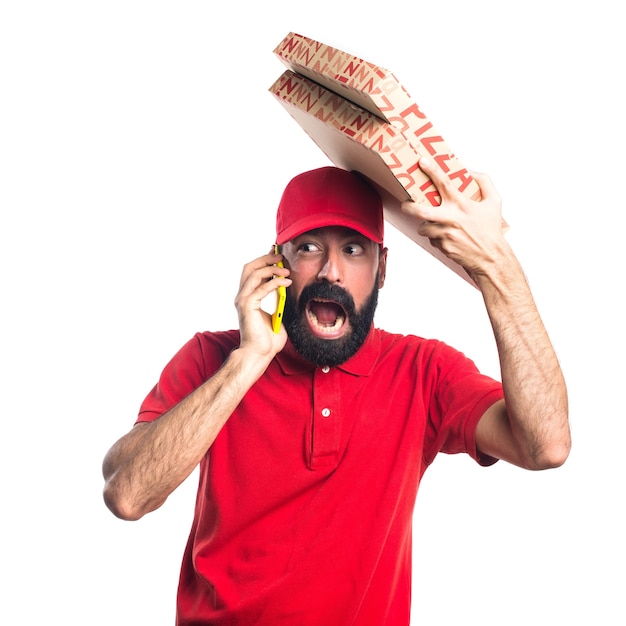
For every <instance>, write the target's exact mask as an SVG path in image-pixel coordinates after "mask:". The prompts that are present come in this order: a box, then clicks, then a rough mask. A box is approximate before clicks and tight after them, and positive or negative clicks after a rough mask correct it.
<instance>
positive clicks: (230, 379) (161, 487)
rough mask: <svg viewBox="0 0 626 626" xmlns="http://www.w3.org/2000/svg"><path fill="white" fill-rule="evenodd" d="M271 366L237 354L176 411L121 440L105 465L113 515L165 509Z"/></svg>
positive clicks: (130, 516)
mask: <svg viewBox="0 0 626 626" xmlns="http://www.w3.org/2000/svg"><path fill="white" fill-rule="evenodd" d="M266 367H267V363H266V362H265V361H264V360H260V359H255V358H250V357H249V356H248V357H246V354H245V353H244V352H243V351H242V350H235V351H233V352H232V353H231V355H230V356H229V358H228V359H227V361H226V362H225V363H224V365H223V367H222V368H221V369H220V370H219V371H218V372H217V373H216V374H215V375H214V376H213V377H212V378H211V379H209V380H208V381H206V382H205V383H204V384H203V385H202V386H200V387H198V389H196V390H195V391H194V392H193V393H191V394H190V395H189V396H187V397H186V398H184V399H183V400H182V401H181V402H180V403H179V404H177V405H176V406H175V407H173V408H172V409H171V410H170V411H168V412H167V413H166V414H164V415H163V416H161V417H160V418H158V419H157V420H155V421H154V422H151V423H147V424H145V425H143V424H138V425H137V426H135V428H134V429H133V430H132V431H131V432H130V433H129V434H128V435H126V436H125V437H123V438H122V439H120V441H118V442H117V443H116V444H115V445H114V446H113V447H112V448H111V450H110V451H109V453H108V454H107V456H106V457H105V460H104V464H103V473H104V477H105V489H104V498H105V502H106V503H107V506H108V507H109V508H110V509H111V510H112V511H113V513H115V514H116V515H117V516H118V517H121V518H123V519H139V518H140V517H142V516H143V515H145V514H146V513H148V512H150V511H153V510H154V509H156V508H158V507H160V506H161V505H162V504H163V503H164V502H165V500H166V499H167V497H168V496H169V495H170V494H171V493H172V492H173V491H174V490H175V489H176V488H177V487H178V486H179V485H180V484H181V483H182V482H183V481H184V480H185V479H186V478H187V477H188V476H189V475H190V474H191V472H192V471H193V470H194V468H195V467H196V466H197V465H198V463H199V462H200V460H201V459H202V457H203V456H204V455H205V454H206V452H207V450H208V449H209V448H210V447H211V445H212V444H213V442H214V441H215V438H216V437H217V435H218V434H219V432H220V430H221V429H222V427H223V425H224V424H225V423H226V421H227V420H228V418H229V417H230V416H231V414H232V412H233V411H234V410H235V408H236V407H237V405H238V404H239V402H240V401H241V399H242V398H243V396H244V395H245V394H246V392H247V391H248V389H249V388H250V387H251V386H252V384H254V382H255V381H256V380H257V379H258V377H259V376H260V375H261V374H262V373H263V371H264V370H265V368H266Z"/></svg>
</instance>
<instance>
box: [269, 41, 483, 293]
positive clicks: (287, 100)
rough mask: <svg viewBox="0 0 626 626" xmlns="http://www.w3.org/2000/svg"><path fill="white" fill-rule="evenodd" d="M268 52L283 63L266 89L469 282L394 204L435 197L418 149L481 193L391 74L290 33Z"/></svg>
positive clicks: (395, 219) (394, 217) (393, 216)
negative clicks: (419, 163)
mask: <svg viewBox="0 0 626 626" xmlns="http://www.w3.org/2000/svg"><path fill="white" fill-rule="evenodd" d="M274 53H275V54H276V55H277V57H278V58H279V59H280V60H281V61H282V62H283V63H284V65H285V66H286V67H287V69H286V70H285V71H284V72H283V74H282V75H281V76H280V77H279V78H278V80H276V81H275V82H274V84H273V85H272V86H271V87H270V89H269V91H270V92H271V93H272V94H273V95H274V96H275V97H276V98H277V99H278V101H279V102H280V103H281V104H282V105H283V106H284V107H285V109H286V110H287V111H288V112H289V114H290V115H291V116H292V117H293V118H294V119H295V120H296V121H297V122H298V124H299V125H300V126H301V127H302V129H303V130H304V131H305V132H306V133H307V134H308V135H309V136H310V137H311V139H312V140H313V141H314V142H315V143H316V144H317V145H318V146H319V148H320V149H321V150H322V151H323V152H324V153H325V154H326V155H327V157H328V158H329V159H330V160H331V161H332V162H333V163H334V164H335V165H336V166H337V167H342V168H344V169H348V170H357V171H359V172H361V173H362V174H364V175H365V176H367V177H368V178H369V179H370V180H371V181H372V182H373V183H374V184H375V186H376V187H377V188H378V190H379V191H380V193H381V195H382V197H383V201H384V207H385V219H386V220H387V221H388V222H390V223H391V224H393V225H394V226H395V227H396V228H398V229H399V230H400V231H401V232H403V233H404V234H405V235H407V236H408V237H410V238H411V239H412V240H413V241H415V242H416V243H418V244H419V245H420V246H422V247H423V248H424V249H425V250H427V251H428V252H430V253H431V254H432V255H433V256H435V257H437V258H438V259H439V260H440V261H442V262H443V263H444V264H445V265H447V266H448V267H449V268H450V269H452V270H453V271H455V272H456V273H457V274H459V276H462V277H463V278H465V280H467V281H468V282H470V283H472V280H471V279H470V278H469V276H468V275H467V273H466V272H465V270H463V268H461V267H460V266H459V265H458V264H456V263H455V262H454V261H451V260H450V259H448V257H446V256H445V255H444V254H443V253H442V252H441V251H440V250H438V249H437V248H435V247H433V246H432V245H431V243H430V241H429V240H428V239H427V238H426V237H423V236H421V235H419V234H418V233H417V232H416V224H415V221H414V220H413V219H411V218H408V217H407V216H406V215H405V214H404V213H402V211H401V210H400V204H401V203H402V202H403V201H405V200H408V199H410V198H413V200H415V201H417V202H425V203H429V204H431V205H433V206H435V205H439V204H440V202H441V198H440V197H439V194H438V193H437V189H436V187H435V186H434V184H433V182H432V181H431V180H430V179H429V178H428V177H427V176H426V175H425V174H424V173H423V172H422V171H421V169H420V168H419V166H418V165H417V162H418V159H419V157H420V156H428V157H429V158H431V159H432V160H433V161H434V162H435V163H437V164H438V166H439V167H440V168H441V169H442V171H443V172H444V173H445V174H446V175H447V176H448V178H449V179H450V180H451V181H452V182H453V184H454V185H455V186H456V188H457V189H458V190H459V191H461V192H462V193H463V194H465V195H467V196H468V197H470V198H472V199H480V189H479V187H478V185H477V183H476V181H475V180H474V179H473V178H472V177H471V175H470V173H469V172H468V170H467V169H466V168H465V167H464V166H463V164H462V163H461V162H460V161H459V159H458V158H457V157H456V156H455V155H454V154H453V153H452V152H451V150H450V148H449V147H448V145H447V143H446V142H445V140H444V139H443V137H442V136H441V134H440V133H439V132H438V131H437V130H436V129H435V127H434V126H433V124H432V122H431V121H430V120H429V119H428V118H427V117H426V116H425V115H424V113H423V112H422V111H420V109H419V107H418V106H417V104H415V102H413V100H412V99H411V97H410V96H409V94H408V92H407V91H406V90H405V89H404V87H403V86H402V85H401V84H400V83H399V82H398V80H397V79H396V77H395V76H394V75H393V74H392V73H391V72H389V71H388V70H386V69H384V68H382V67H379V66H377V65H374V64H372V63H368V62H367V61H364V60H363V59H360V58H358V57H356V56H354V55H351V54H348V53H346V52H342V51H341V50H338V49H337V48H334V47H331V46H329V45H326V44H322V43H320V42H318V41H315V40H313V39H310V38H308V37H304V36H302V35H298V34H296V33H289V34H288V35H287V36H286V37H285V38H284V39H283V41H282V42H281V43H280V44H279V45H278V46H277V47H276V49H275V50H274ZM472 284H473V283H472Z"/></svg>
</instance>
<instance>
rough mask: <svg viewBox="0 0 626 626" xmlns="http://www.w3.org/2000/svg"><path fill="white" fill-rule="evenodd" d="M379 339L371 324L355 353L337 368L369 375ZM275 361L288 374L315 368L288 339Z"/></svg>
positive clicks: (350, 372) (349, 372) (378, 346)
mask: <svg viewBox="0 0 626 626" xmlns="http://www.w3.org/2000/svg"><path fill="white" fill-rule="evenodd" d="M380 341H381V338H380V332H379V331H378V330H377V329H376V328H374V327H373V326H372V328H370V332H369V333H368V334H367V337H366V338H365V341H364V342H363V345H362V346H361V347H360V348H359V350H358V351H357V353H356V354H355V355H354V356H352V357H351V358H350V359H348V360H347V361H346V362H345V363H342V364H341V365H338V366H337V369H340V370H343V371H345V372H347V373H348V374H353V375H355V376H369V375H370V374H371V373H372V370H373V369H374V365H375V364H376V361H377V360H378V356H379V354H380ZM276 361H277V362H278V365H279V366H280V368H281V370H282V371H283V373H284V374H286V375H288V376H289V375H292V374H301V373H304V372H310V371H313V370H314V369H315V365H313V364H312V363H309V362H308V361H305V360H304V359H303V358H302V357H301V356H300V355H299V354H298V352H296V349H295V348H294V347H293V344H292V343H291V340H289V339H288V340H287V343H286V344H285V347H284V348H283V349H282V351H281V352H279V353H278V354H277V355H276Z"/></svg>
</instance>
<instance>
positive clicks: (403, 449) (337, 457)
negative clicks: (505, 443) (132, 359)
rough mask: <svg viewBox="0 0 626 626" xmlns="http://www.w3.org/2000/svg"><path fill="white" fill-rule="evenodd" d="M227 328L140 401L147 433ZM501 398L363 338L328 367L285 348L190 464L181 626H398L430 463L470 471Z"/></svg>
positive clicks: (229, 341) (201, 338) (424, 350)
mask: <svg viewBox="0 0 626 626" xmlns="http://www.w3.org/2000/svg"><path fill="white" fill-rule="evenodd" d="M238 342H239V334H238V332H237V331H227V332H223V333H198V334H197V335H196V336H195V337H194V338H193V339H191V340H190V341H189V342H188V343H187V344H186V345H185V346H184V347H183V348H182V349H181V350H180V352H179V353H178V354H177V355H176V356H175V357H174V358H173V359H172V361H171V362H170V363H169V364H168V365H167V366H166V368H165V369H164V371H163V374H162V375H161V378H160V380H159V382H158V384H157V385H156V386H155V388H154V389H153V390H152V391H151V393H150V394H149V395H148V397H147V398H146V399H145V401H144V402H143V404H142V407H141V411H140V414H139V418H138V421H150V420H153V419H156V418H158V417H159V415H162V414H163V413H164V412H166V411H167V410H168V409H169V408H170V407H172V406H173V405H174V404H175V403H177V402H178V401H179V400H181V399H182V398H183V397H185V396H186V395H187V394H189V393H190V392H192V391H193V390H194V389H195V388H196V387H198V386H199V385H201V384H202V383H203V382H204V381H205V380H207V379H208V378H209V377H210V376H211V375H212V374H213V373H214V372H215V371H216V370H217V369H218V368H219V367H220V366H221V365H222V363H223V361H224V359H225V358H226V357H227V356H228V354H229V353H230V352H231V351H232V350H233V349H234V348H235V347H237V346H238ZM501 397H502V388H501V385H500V383H498V382H497V381H495V380H492V379H490V378H487V377H485V376H482V375H480V374H479V373H478V371H477V369H476V367H475V366H474V364H473V363H472V362H471V361H469V360H468V359H467V358H465V357H464V356H463V355H462V354H460V353H459V352H457V351H455V350H453V349H452V348H450V347H449V346H447V345H445V344H443V343H441V342H437V341H432V340H424V339H421V338H418V337H413V336H409V337H405V336H400V335H393V334H390V333H387V332H384V331H381V330H378V329H372V331H371V332H370V334H369V336H368V338H367V340H366V342H365V344H364V345H363V347H362V348H361V350H359V352H358V353H357V354H356V355H355V356H354V357H353V358H352V359H350V360H349V361H348V362H346V363H345V364H344V365H342V366H340V367H336V368H330V369H328V368H315V367H313V366H311V365H310V364H308V363H307V362H305V361H303V360H302V359H301V358H300V357H299V356H298V354H297V353H296V352H295V350H294V348H293V346H292V345H291V343H289V342H288V343H287V345H286V347H285V349H284V350H283V351H282V352H281V353H280V354H278V355H277V357H276V358H275V359H274V361H273V362H272V363H271V364H270V366H269V367H268V369H267V371H266V372H265V374H264V375H263V376H262V377H261V379H259V381H258V382H257V383H256V384H255V385H254V386H253V387H252V388H251V389H250V390H249V391H248V393H247V394H246V396H245V398H244V399H243V400H242V402H241V403H240V405H239V406H238V407H237V409H236V411H235V412H234V413H233V415H232V416H231V417H230V419H229V420H228V422H227V423H226V424H225V426H224V427H223V428H222V430H221V432H220V434H219V435H218V437H217V439H216V440H215V442H214V444H213V446H211V448H210V450H209V451H208V452H207V454H206V456H205V457H204V459H203V460H202V462H201V464H200V479H199V480H200V482H199V491H198V499H197V503H196V509H195V517H194V521H193V525H192V529H191V533H190V536H189V541H188V544H187V548H186V550H185V554H184V557H183V562H182V569H181V576H180V585H179V590H178V603H177V624H178V625H179V626H191V625H200V624H203V625H206V624H211V625H214V626H255V625H258V626H283V625H284V626H287V625H288V626H348V625H352V626H381V625H383V624H384V625H385V626H406V625H407V624H408V623H409V614H410V593H411V528H412V519H411V518H412V512H413V506H414V502H415V496H416V493H417V488H418V484H419V481H420V479H421V477H422V474H423V473H424V471H425V469H426V467H427V466H428V465H429V464H430V463H431V462H432V461H433V459H434V457H435V455H436V454H437V453H438V452H440V451H443V452H447V453H457V452H467V453H468V454H470V455H471V456H472V457H474V458H475V459H476V460H477V461H478V462H479V463H481V464H485V465H487V464H490V463H492V462H494V460H493V459H490V458H482V459H481V458H478V457H477V454H476V446H475V442H474V431H475V427H476V424H477V422H478V420H479V418H480V417H481V415H482V414H483V413H484V412H485V410H486V409H487V408H488V407H489V406H490V405H491V404H492V403H493V402H495V401H496V400H498V399H499V398H501Z"/></svg>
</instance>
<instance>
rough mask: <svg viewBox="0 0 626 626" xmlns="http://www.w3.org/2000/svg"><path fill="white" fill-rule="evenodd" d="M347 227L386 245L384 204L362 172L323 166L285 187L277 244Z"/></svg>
mask: <svg viewBox="0 0 626 626" xmlns="http://www.w3.org/2000/svg"><path fill="white" fill-rule="evenodd" d="M324 226H345V227H346V228H352V229H353V230H356V231H358V232H359V233H361V234H362V235H365V236H366V237H368V238H369V239H371V240H372V241H374V242H376V243H379V244H382V243H383V235H384V219H383V203H382V200H381V197H380V195H379V194H378V192H377V191H376V190H375V189H374V187H372V185H370V184H369V183H368V182H367V181H366V179H365V178H364V177H363V176H361V175H360V174H359V173H358V172H349V171H347V170H344V169H341V168H338V167H332V166H327V167H320V168H318V169H315V170H311V171H309V172H304V173H302V174H298V175H297V176H296V177H294V178H292V179H291V181H289V183H288V184H287V187H285V191H284V192H283V195H282V198H281V200H280V204H279V205H278V212H277V214H276V243H277V244H279V245H282V244H284V243H285V242H287V241H291V240H292V239H295V238H296V237H298V235H301V234H302V233H305V232H307V231H309V230H314V229H315V228H323V227H324Z"/></svg>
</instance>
